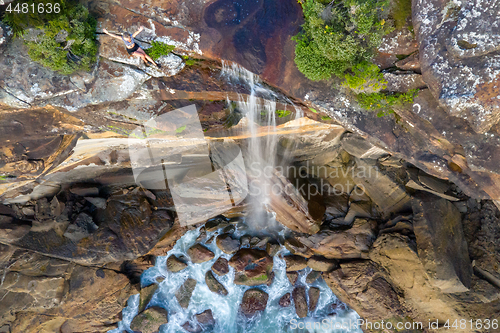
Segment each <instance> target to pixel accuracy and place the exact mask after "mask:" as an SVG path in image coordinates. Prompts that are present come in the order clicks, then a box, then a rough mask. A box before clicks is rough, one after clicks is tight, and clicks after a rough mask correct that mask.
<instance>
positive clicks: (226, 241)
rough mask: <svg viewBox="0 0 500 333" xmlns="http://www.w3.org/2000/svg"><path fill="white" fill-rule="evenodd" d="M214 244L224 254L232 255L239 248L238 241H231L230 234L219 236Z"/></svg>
mask: <svg viewBox="0 0 500 333" xmlns="http://www.w3.org/2000/svg"><path fill="white" fill-rule="evenodd" d="M215 242H216V244H217V247H218V248H219V249H221V250H222V252H224V253H226V254H233V253H235V252H236V251H238V249H239V248H240V241H239V240H238V239H233V237H232V236H231V234H227V233H224V234H221V235H219V236H217V239H216V241H215Z"/></svg>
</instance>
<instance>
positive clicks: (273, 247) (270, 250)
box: [266, 242, 281, 257]
mask: <svg viewBox="0 0 500 333" xmlns="http://www.w3.org/2000/svg"><path fill="white" fill-rule="evenodd" d="M280 248H281V246H280V245H279V244H275V243H272V242H268V243H267V244H266V252H267V254H269V255H270V256H271V257H274V256H275V255H276V253H278V251H279V250H280Z"/></svg>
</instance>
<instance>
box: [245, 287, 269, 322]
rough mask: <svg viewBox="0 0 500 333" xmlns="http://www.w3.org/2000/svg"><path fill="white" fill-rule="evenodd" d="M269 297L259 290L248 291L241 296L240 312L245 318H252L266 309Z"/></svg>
mask: <svg viewBox="0 0 500 333" xmlns="http://www.w3.org/2000/svg"><path fill="white" fill-rule="evenodd" d="M268 298H269V295H268V294H267V293H266V292H264V291H262V290H260V289H256V288H253V289H248V290H247V291H245V293H244V294H243V298H242V300H241V305H240V311H241V313H243V315H244V316H246V317H253V316H254V315H256V314H257V313H259V312H262V311H264V310H265V309H266V306H267V300H268Z"/></svg>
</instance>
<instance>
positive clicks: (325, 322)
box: [110, 63, 361, 333]
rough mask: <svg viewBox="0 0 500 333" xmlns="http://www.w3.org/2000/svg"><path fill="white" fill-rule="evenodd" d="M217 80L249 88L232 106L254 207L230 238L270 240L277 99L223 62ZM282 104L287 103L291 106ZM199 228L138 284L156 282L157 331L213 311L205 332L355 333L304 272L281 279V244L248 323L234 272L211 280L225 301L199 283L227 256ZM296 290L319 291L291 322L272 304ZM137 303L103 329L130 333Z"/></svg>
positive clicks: (179, 328) (348, 314)
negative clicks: (194, 252) (198, 249)
mask: <svg viewBox="0 0 500 333" xmlns="http://www.w3.org/2000/svg"><path fill="white" fill-rule="evenodd" d="M223 76H224V77H225V78H226V79H227V80H229V81H231V82H233V83H234V84H235V85H236V84H238V85H244V86H245V88H246V90H250V94H249V95H248V96H247V97H242V96H241V95H240V99H239V100H238V101H235V102H236V105H237V108H238V109H239V110H240V112H242V113H243V114H244V116H245V117H244V118H243V119H242V120H241V121H240V125H241V122H242V125H243V127H244V128H243V129H244V130H245V131H248V132H249V133H250V134H251V137H250V139H248V140H247V145H246V147H245V148H244V149H242V150H243V153H244V158H245V164H246V165H247V169H248V177H249V179H250V180H252V179H253V180H255V181H250V182H249V187H250V188H249V193H250V202H251V204H252V206H253V208H252V210H251V213H250V214H249V215H248V216H246V217H245V218H242V219H239V220H236V221H235V220H233V221H232V222H233V223H234V226H235V230H234V232H233V234H232V236H233V237H234V238H235V239H236V238H241V237H242V236H244V235H249V234H253V235H255V234H261V235H262V234H268V235H269V234H274V235H275V236H277V235H276V233H277V232H278V231H280V230H281V232H280V233H281V234H282V231H283V229H284V227H282V226H281V225H280V224H279V223H277V222H276V221H275V219H274V218H273V216H272V214H270V213H269V212H268V211H269V210H270V209H269V207H268V204H269V196H268V193H269V190H270V189H269V187H270V186H271V183H270V178H271V177H270V175H269V170H273V169H274V168H275V167H276V166H277V165H278V164H284V163H286V157H285V158H283V157H282V158H281V160H280V161H278V154H277V148H278V135H274V134H275V133H274V132H275V131H276V104H277V101H278V100H279V98H280V97H279V96H277V94H276V93H274V92H273V91H272V90H270V89H267V88H266V87H265V85H264V84H263V83H262V82H261V81H260V80H259V79H258V77H257V76H256V75H254V74H253V73H251V72H249V71H247V70H245V69H243V68H241V67H239V66H237V65H235V64H229V63H223ZM285 102H287V104H289V105H290V104H291V103H290V101H285ZM228 104H230V101H228ZM294 117H295V118H296V119H298V118H300V117H302V114H301V113H300V112H299V111H295V116H294ZM281 156H283V154H281ZM252 193H253V195H252ZM201 228H202V227H199V228H197V229H195V230H191V231H188V232H186V234H184V235H183V236H182V237H181V238H180V239H179V240H178V241H177V242H176V244H175V246H174V247H173V249H172V250H170V251H169V252H168V253H167V256H165V257H159V258H157V260H156V263H155V266H154V267H152V268H150V269H148V270H146V271H145V272H144V273H143V275H142V277H141V285H142V286H143V287H146V286H148V285H151V284H153V283H158V284H159V288H158V290H157V292H156V293H155V295H154V296H153V298H152V299H151V301H150V303H149V305H148V306H159V307H162V308H164V309H166V310H167V311H168V323H167V324H165V325H162V326H161V327H160V333H174V332H186V330H185V329H184V328H183V325H184V326H185V324H186V323H187V322H188V323H191V327H196V326H197V325H198V324H197V322H196V319H194V318H195V317H194V315H195V314H199V313H202V312H203V311H205V310H207V309H210V310H211V311H212V314H213V317H214V319H215V326H214V327H212V328H210V329H209V330H208V331H209V332H223V333H240V332H241V333H243V332H255V333H267V332H272V333H281V332H283V333H285V332H325V333H326V332H344V333H345V332H356V333H358V332H361V330H360V329H359V328H352V326H351V323H356V321H357V320H358V318H359V317H358V315H357V314H356V313H355V312H354V311H352V310H350V309H348V308H347V307H346V306H345V305H344V304H343V303H341V302H340V301H338V299H337V298H336V297H335V295H334V294H333V293H332V291H331V289H330V288H329V287H328V286H327V285H326V283H325V282H324V281H323V279H321V278H320V279H317V280H316V281H314V282H312V283H307V282H306V276H307V275H308V274H309V272H310V271H311V270H310V268H305V269H303V270H302V271H300V272H299V278H298V280H297V282H296V283H295V286H294V285H292V283H291V282H290V280H289V279H288V277H287V274H286V264H285V261H284V260H283V258H282V256H283V255H287V254H289V252H288V250H286V249H285V248H284V247H283V246H281V247H280V250H279V251H278V253H277V254H276V255H275V256H274V257H273V272H274V279H273V280H272V283H271V284H270V285H269V286H268V285H259V286H258V288H259V289H260V290H262V291H264V292H266V293H267V294H268V296H269V298H268V301H267V306H266V308H265V310H264V311H262V312H261V313H258V314H257V315H256V316H255V317H253V318H251V319H248V318H246V317H244V316H243V315H242V314H241V313H240V311H239V308H240V303H241V302H242V297H243V294H244V292H245V291H246V290H247V289H249V288H251V287H249V286H245V285H237V284H235V283H234V278H235V270H234V268H232V267H229V273H227V274H226V275H223V276H217V280H218V281H219V282H220V283H221V284H222V285H223V286H224V287H225V288H226V290H227V292H228V293H227V295H225V296H222V295H219V294H216V293H214V292H212V291H210V289H209V288H208V286H207V284H206V282H205V274H206V272H207V271H208V270H210V269H211V267H212V265H213V264H214V262H215V261H216V260H217V259H218V258H219V257H223V258H226V259H228V260H229V259H230V258H231V255H228V254H225V253H224V252H222V251H221V250H220V249H219V247H218V246H217V245H216V241H215V239H216V237H217V236H218V235H219V234H221V233H223V232H224V231H223V229H222V228H220V229H219V230H216V231H212V232H206V235H205V236H204V237H200V234H201V232H200V230H201ZM226 232H227V231H226ZM196 243H201V244H203V245H205V246H206V247H207V248H208V249H209V250H211V251H212V252H213V253H214V255H215V256H214V258H213V259H212V260H209V261H207V262H204V263H201V264H198V263H193V262H192V261H191V260H190V258H189V255H188V254H187V250H188V249H189V248H190V247H191V246H193V245H194V244H196ZM243 247H250V244H246V245H242V248H243ZM171 255H176V256H177V257H184V258H186V260H187V262H186V263H187V264H188V266H187V268H185V269H184V270H182V271H180V272H177V273H173V272H170V271H169V270H168V269H167V265H166V260H167V258H168V257H169V256H171ZM187 278H192V279H195V280H196V281H197V283H196V287H195V288H194V290H193V293H192V296H191V300H190V302H189V306H188V308H187V309H184V308H182V307H181V306H180V305H179V303H178V301H177V298H176V296H175V293H176V292H177V290H179V288H180V287H181V285H183V283H184V282H185V281H186V279H187ZM158 281H161V282H158ZM296 286H304V287H305V288H306V294H307V291H308V290H309V288H311V287H316V288H319V290H320V296H319V299H318V303H317V306H316V308H315V309H314V310H312V311H309V314H308V316H307V317H306V318H299V317H298V315H297V314H296V310H295V307H294V306H293V303H292V305H291V306H288V307H281V306H280V305H279V304H278V303H279V300H280V298H281V297H282V296H283V295H285V294H286V293H292V291H293V290H294V287H296ZM138 305H139V297H138V295H134V296H132V297H130V299H129V301H128V304H127V307H126V308H125V309H124V310H123V316H122V317H123V319H122V321H121V322H120V323H119V327H118V329H116V330H113V331H110V332H112V333H121V332H123V331H126V332H133V331H132V330H131V329H130V323H131V321H132V320H133V318H134V316H136V315H137V312H138ZM206 331H207V330H205V332H206Z"/></svg>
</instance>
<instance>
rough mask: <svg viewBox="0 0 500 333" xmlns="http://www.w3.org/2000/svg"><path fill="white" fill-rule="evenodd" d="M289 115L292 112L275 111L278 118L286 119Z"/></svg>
mask: <svg viewBox="0 0 500 333" xmlns="http://www.w3.org/2000/svg"><path fill="white" fill-rule="evenodd" d="M291 114H292V112H290V111H288V110H276V115H277V116H278V117H279V118H285V117H288V116H289V115H291Z"/></svg>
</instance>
